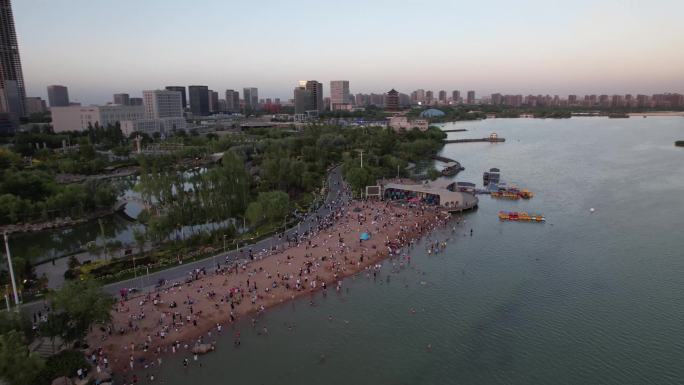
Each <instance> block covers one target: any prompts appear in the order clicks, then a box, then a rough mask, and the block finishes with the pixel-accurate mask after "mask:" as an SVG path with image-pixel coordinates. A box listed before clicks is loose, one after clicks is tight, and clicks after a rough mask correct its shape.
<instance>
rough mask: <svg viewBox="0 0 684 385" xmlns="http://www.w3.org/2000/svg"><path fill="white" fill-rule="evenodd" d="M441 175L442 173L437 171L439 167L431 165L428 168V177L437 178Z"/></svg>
mask: <svg viewBox="0 0 684 385" xmlns="http://www.w3.org/2000/svg"><path fill="white" fill-rule="evenodd" d="M441 175H442V173H441V172H439V171H437V169H436V168H434V167H431V168H430V169H429V170H427V177H428V179H430V180H435V179H437V178H439V177H440V176H441Z"/></svg>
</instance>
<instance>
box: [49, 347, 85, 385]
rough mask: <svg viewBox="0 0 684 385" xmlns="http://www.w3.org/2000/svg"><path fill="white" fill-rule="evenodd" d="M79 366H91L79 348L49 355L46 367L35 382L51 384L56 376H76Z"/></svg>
mask: <svg viewBox="0 0 684 385" xmlns="http://www.w3.org/2000/svg"><path fill="white" fill-rule="evenodd" d="M79 368H83V369H89V368H90V364H89V363H88V361H87V360H86V358H85V356H84V355H83V353H82V352H80V351H78V350H65V351H62V352H60V353H57V354H55V355H54V356H50V357H48V359H47V360H46V361H45V367H43V369H42V370H41V371H40V372H39V373H38V377H37V379H36V382H35V383H36V384H38V385H50V384H51V383H52V380H54V379H55V378H58V377H62V376H66V377H74V376H75V375H76V371H77V370H78V369H79Z"/></svg>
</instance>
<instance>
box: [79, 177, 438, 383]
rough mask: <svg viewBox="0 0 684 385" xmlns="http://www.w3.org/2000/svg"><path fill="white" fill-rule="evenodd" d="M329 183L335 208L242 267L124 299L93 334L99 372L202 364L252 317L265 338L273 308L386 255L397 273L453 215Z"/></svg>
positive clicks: (233, 264)
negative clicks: (361, 196) (354, 194)
mask: <svg viewBox="0 0 684 385" xmlns="http://www.w3.org/2000/svg"><path fill="white" fill-rule="evenodd" d="M331 187H332V188H339V189H340V194H339V196H340V198H339V199H337V200H336V201H333V202H330V203H329V204H328V209H329V212H328V214H327V215H325V216H320V215H316V214H312V215H311V216H310V217H309V218H307V219H305V220H306V221H310V225H311V226H307V227H308V229H307V230H305V231H303V232H302V233H301V234H300V233H297V232H294V233H291V234H289V235H286V234H282V235H280V236H279V238H278V240H279V242H277V244H275V245H273V247H271V248H269V249H262V250H258V251H255V250H252V249H246V250H242V252H241V254H240V255H241V256H242V258H240V259H239V260H238V261H230V260H227V261H226V262H223V263H217V264H216V265H215V266H213V267H212V268H211V269H195V270H193V271H191V272H189V273H188V275H187V277H186V279H185V280H182V281H179V282H172V283H169V284H167V285H165V286H163V287H160V288H158V289H156V291H154V292H152V293H147V294H145V295H143V296H140V297H136V298H128V294H126V295H125V296H124V295H123V294H122V295H121V298H120V300H119V301H118V303H117V304H116V306H115V309H114V311H113V316H112V322H111V323H110V324H109V325H107V326H105V327H102V328H100V329H98V330H95V331H94V332H93V333H91V334H90V335H89V340H88V342H89V344H90V346H91V347H93V351H92V355H91V361H92V362H93V365H94V367H95V368H96V370H97V371H98V372H100V371H101V370H110V368H113V369H114V370H115V371H116V372H117V373H119V374H120V375H121V376H122V383H124V384H129V383H136V382H138V381H139V378H138V377H137V374H136V373H141V372H142V371H141V370H142V369H154V368H158V367H159V366H161V365H162V363H163V362H164V359H165V357H168V359H170V360H175V359H174V358H173V357H174V356H176V355H181V356H182V357H183V359H182V361H179V362H182V365H183V366H184V367H189V366H191V365H194V364H196V365H198V366H201V362H198V361H199V355H201V354H204V353H208V352H210V351H212V350H213V349H214V348H215V347H216V339H217V336H218V335H220V334H222V333H224V332H225V329H226V328H230V330H231V331H230V332H231V333H232V334H233V343H234V346H235V347H239V346H240V345H241V338H240V330H239V328H238V327H237V326H236V323H237V321H238V320H239V319H240V318H241V317H246V316H249V317H251V325H252V327H254V328H255V329H257V330H259V334H263V335H267V334H268V329H267V328H266V327H263V328H257V325H258V323H259V320H260V318H261V315H262V314H263V313H264V312H265V311H266V310H267V309H268V308H269V307H270V306H273V305H276V304H280V303H283V302H285V301H288V300H291V299H294V298H295V297H298V296H300V295H305V294H307V293H313V292H316V291H319V290H321V291H323V293H324V294H325V293H327V292H328V290H334V291H335V292H336V293H340V294H341V293H342V285H343V281H342V279H343V278H344V277H346V276H349V275H352V274H355V273H358V272H361V271H364V270H365V271H366V274H367V275H368V276H369V277H370V276H371V275H372V276H373V277H374V278H376V277H377V275H378V274H379V271H380V267H381V266H382V264H381V263H380V262H381V261H382V259H383V258H386V257H393V258H398V259H399V268H401V267H402V266H404V265H407V264H410V263H411V257H410V255H408V250H410V249H411V248H412V247H413V246H414V245H415V244H416V242H417V241H418V240H419V239H420V238H421V237H422V236H424V235H426V234H429V232H430V231H431V230H433V229H435V228H437V227H440V226H441V227H443V226H446V225H447V223H448V221H449V218H450V215H449V214H448V213H445V212H442V211H440V210H439V209H438V208H436V207H434V206H427V205H407V204H406V203H396V202H383V201H371V200H368V201H352V200H351V199H350V196H351V194H350V192H349V190H348V187H346V186H345V185H337V186H331ZM360 234H369V238H368V239H366V240H364V239H362V237H360ZM445 247H446V241H435V242H430V243H429V246H428V252H429V253H438V252H440V251H442V250H444V248H445ZM387 279H389V276H388V277H387ZM311 304H312V305H313V302H312V303H311ZM154 372H155V371H154V370H148V371H145V373H148V374H147V380H148V381H154V374H153V373H154Z"/></svg>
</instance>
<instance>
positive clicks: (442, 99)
mask: <svg viewBox="0 0 684 385" xmlns="http://www.w3.org/2000/svg"><path fill="white" fill-rule="evenodd" d="M439 102H440V103H443V104H446V102H447V97H446V91H444V90H440V91H439Z"/></svg>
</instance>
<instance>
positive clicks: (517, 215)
mask: <svg viewBox="0 0 684 385" xmlns="http://www.w3.org/2000/svg"><path fill="white" fill-rule="evenodd" d="M499 220H502V221H519V222H545V221H546V218H545V217H544V216H543V215H542V214H528V213H527V212H525V211H521V212H517V211H499Z"/></svg>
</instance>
